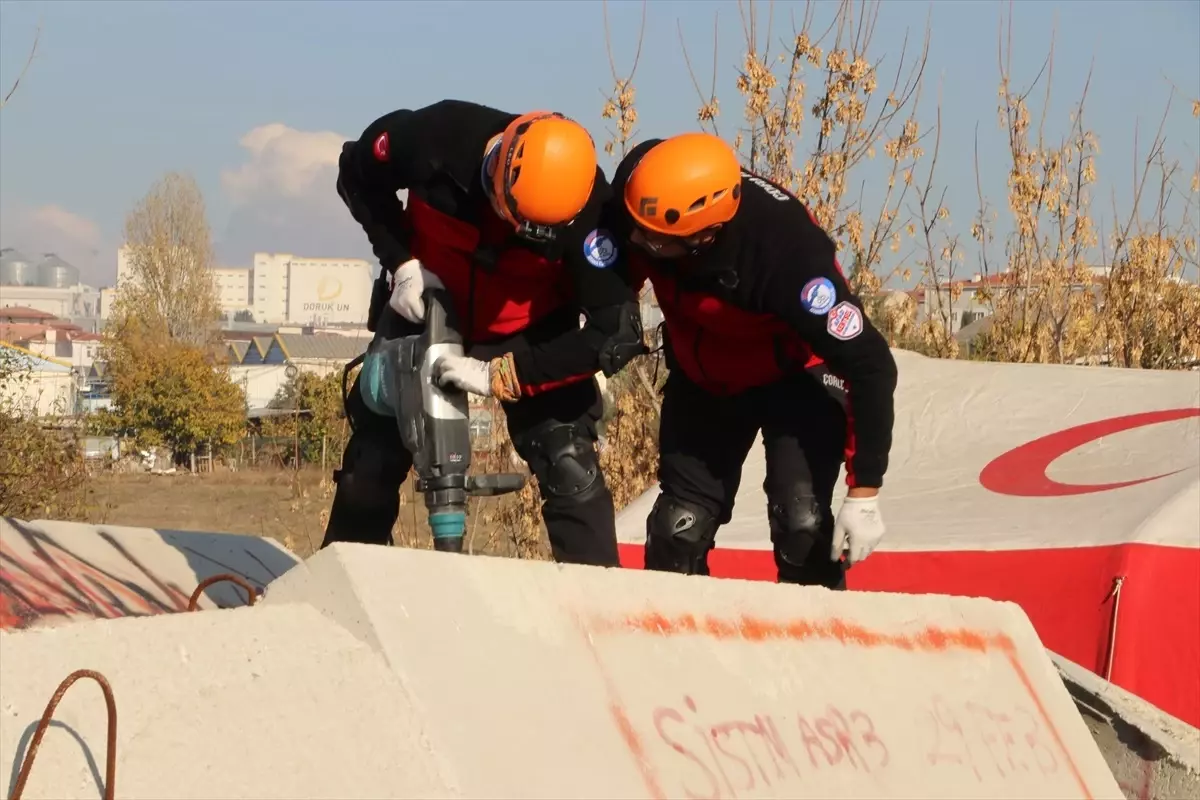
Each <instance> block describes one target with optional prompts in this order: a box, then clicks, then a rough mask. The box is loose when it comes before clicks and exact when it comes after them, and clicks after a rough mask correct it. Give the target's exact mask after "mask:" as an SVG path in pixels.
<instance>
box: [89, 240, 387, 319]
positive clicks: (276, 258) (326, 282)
mask: <svg viewBox="0 0 1200 800" xmlns="http://www.w3.org/2000/svg"><path fill="white" fill-rule="evenodd" d="M376 271H377V268H376V267H375V266H374V265H372V264H371V263H370V262H368V261H364V260H362V259H358V258H305V257H303V256H297V255H293V254H291V253H255V254H254V257H253V260H252V261H251V266H250V267H230V266H220V267H213V268H211V269H210V272H211V273H212V279H213V285H214V287H215V289H216V291H217V300H218V302H219V304H220V307H221V310H222V312H224V313H225V315H226V316H227V317H232V316H234V315H237V314H239V313H240V312H246V311H249V312H250V313H251V314H252V315H253V316H254V321H255V322H258V323H265V324H278V325H286V324H293V325H354V326H362V325H365V324H366V321H367V308H368V306H369V304H370V300H371V283H372V281H374V280H375V274H376ZM129 272H130V265H129V251H128V249H127V248H125V247H122V248H120V249H119V250H118V251H117V285H118V286H120V285H121V283H122V281H123V280H128V279H129ZM102 305H103V306H104V309H105V310H104V316H107V309H108V307H110V306H111V302H104V303H102Z"/></svg>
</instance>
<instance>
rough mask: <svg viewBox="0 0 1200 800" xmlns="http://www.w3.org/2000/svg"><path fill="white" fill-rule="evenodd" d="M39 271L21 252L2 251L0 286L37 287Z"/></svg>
mask: <svg viewBox="0 0 1200 800" xmlns="http://www.w3.org/2000/svg"><path fill="white" fill-rule="evenodd" d="M37 283H38V271H37V269H36V268H35V267H34V266H33V262H32V261H30V260H29V257H28V256H26V255H25V254H24V253H22V252H21V251H20V250H14V249H13V248H11V247H6V248H4V249H3V250H0V286H37Z"/></svg>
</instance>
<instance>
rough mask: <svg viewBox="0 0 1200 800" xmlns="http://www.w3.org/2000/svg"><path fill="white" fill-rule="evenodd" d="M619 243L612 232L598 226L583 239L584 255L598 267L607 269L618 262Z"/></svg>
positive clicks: (590, 262)
mask: <svg viewBox="0 0 1200 800" xmlns="http://www.w3.org/2000/svg"><path fill="white" fill-rule="evenodd" d="M617 252H618V251H617V243H616V241H615V240H614V239H613V237H612V234H611V233H609V232H608V231H606V230H604V229H603V228H597V229H596V230H594V231H592V232H591V233H589V234H588V235H587V236H585V237H584V239H583V256H584V258H586V259H587V262H588V263H589V264H591V265H592V266H593V267H596V268H597V269H607V268H608V267H611V266H612V265H613V264H615V263H617Z"/></svg>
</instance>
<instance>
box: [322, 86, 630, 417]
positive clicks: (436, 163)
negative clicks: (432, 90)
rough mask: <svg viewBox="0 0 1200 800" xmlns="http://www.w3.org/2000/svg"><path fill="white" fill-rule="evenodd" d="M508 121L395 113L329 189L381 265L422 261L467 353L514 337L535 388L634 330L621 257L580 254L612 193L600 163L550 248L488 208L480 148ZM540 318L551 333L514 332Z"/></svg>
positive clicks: (358, 147) (444, 106) (527, 390)
mask: <svg viewBox="0 0 1200 800" xmlns="http://www.w3.org/2000/svg"><path fill="white" fill-rule="evenodd" d="M516 117H517V115H516V114H509V113H505V112H503V111H498V110H496V109H493V108H488V107H487V106H482V105H477V104H475V103H468V102H463V101H458V100H443V101H441V102H439V103H434V104H433V105H431V106H426V107H424V108H419V109H413V110H409V109H402V110H399V111H394V112H392V113H390V114H387V115H385V116H383V117H381V118H379V119H378V120H376V121H375V122H373V123H372V124H371V125H370V126H368V127H367V129H366V130H365V131H364V132H363V134H362V136H361V137H359V139H358V140H357V141H354V142H348V143H346V145H345V146H344V147H343V150H342V157H341V161H340V163H339V175H338V192H339V194H341V196H342V198H343V200H345V202H346V204H347V206H348V207H349V208H350V211H351V213H352V214H353V215H354V218H355V219H356V220H357V221H358V222H359V224H361V225H362V226H363V229H364V231H365V232H366V234H367V238H368V239H369V240H370V242H371V245H372V247H373V248H374V251H375V255H376V257H377V258H378V259H379V262H380V264H381V265H382V266H383V268H384V270H385V271H386V272H387V273H389V274H390V273H392V272H393V271H394V270H395V269H396V267H398V266H399V265H400V264H402V263H404V262H405V261H408V260H409V259H412V258H416V259H418V260H420V262H421V263H422V265H423V266H424V267H425V268H426V269H428V270H429V271H430V272H433V273H434V274H436V275H437V276H438V277H439V278H440V279H441V280H442V282H443V283H444V284H445V286H446V288H447V289H448V290H449V291H450V294H451V295H452V297H453V298H454V303H455V306H456V309H455V310H456V311H457V313H458V317H459V319H460V320H462V321H463V323H462V324H463V326H464V327H465V328H466V330H464V331H462V333H463V335H464V338H465V339H466V341H467V342H468V348H470V347H471V346H475V345H478V346H479V348H480V349H481V350H488V349H490V348H488V344H489V343H493V342H494V343H500V344H503V345H504V346H505V347H507V346H508V345H509V344H512V345H513V347H512V353H513V358H514V363H515V365H516V370H517V375H518V378H519V379H520V382H521V388H522V393H523V394H525V395H534V394H538V393H540V392H544V391H547V390H549V389H552V388H555V387H557V386H560V385H564V384H568V383H574V382H577V381H581V380H588V379H590V378H591V377H592V376H593V375H594V374H595V373H596V372H597V370H598V369H601V368H603V366H604V365H603V363H602V362H603V359H602V358H601V353H603V352H604V351H605V348H606V346H607V345H611V343H612V341H613V340H614V338H616V337H619V336H621V335H625V336H626V337H631V336H634V335H636V336H637V337H638V339H639V343H640V328H639V329H638V330H637V331H633V330H627V329H629V328H630V327H631V325H630V314H631V313H633V314H634V315H635V320H636V308H637V307H636V296H635V295H634V293H633V291H632V289H631V288H630V287H629V286H628V284H627V283H626V281H625V279H624V277H623V269H610V268H608V267H611V266H616V265H617V262H620V261H621V259H623V257H624V254H623V253H621V252H620V251H614V252H613V253H612V258H611V261H612V263H609V264H607V265H606V266H603V267H601V266H594V265H593V263H591V262H589V260H588V258H587V255H588V248H589V247H591V245H592V243H593V240H594V239H595V237H591V239H589V234H592V233H593V232H596V231H597V230H598V228H599V226H600V217H601V213H602V210H603V208H604V205H605V203H606V201H607V200H608V199H609V198H610V196H611V189H610V187H609V184H608V181H607V180H606V179H605V177H604V173H603V172H602V171H601V170H600V169H599V168H597V170H596V182H595V186H594V188H593V190H592V197H591V199H590V200H589V202H588V205H587V206H586V207H585V208H584V210H583V212H582V213H581V214H580V216H579V218H577V219H576V220H575V222H574V223H573V224H572V225H570V226H569V227H568V228H566V229H565V232H564V233H563V234H562V235H560V237H559V239H558V241H556V242H554V243H552V244H548V245H543V244H535V243H532V242H527V241H524V240H519V239H517V238H516V237H515V235H514V233H513V229H512V227H511V226H510V225H508V224H507V223H505V222H504V221H503V220H501V219H500V218H499V217H498V216H497V215H496V213H495V212H494V211H493V210H492V206H491V203H490V202H489V201H488V199H487V195H486V194H485V193H484V189H483V181H482V179H481V168H482V162H483V155H484V149H485V147H486V146H487V143H488V141H489V140H490V139H491V138H492V137H493V136H495V135H497V134H499V133H502V132H503V131H504V128H505V127H506V126H507V125H508V124H509V123H510V122H511V121H512V120H514V119H516ZM402 189H406V190H407V191H408V200H407V204H406V205H402V204H401V202H400V200H399V198H398V197H397V192H398V191H399V190H402ZM599 233H600V234H601V235H603V234H604V231H600V232H599ZM610 238H611V237H610ZM580 313H582V314H583V315H584V316H585V318H586V322H585V324H584V325H583V326H582V327H580V325H579V324H578V320H579V314H580ZM542 323H545V324H544V325H543V324H542ZM546 325H549V326H550V327H552V328H556V329H557V330H558V333H557V334H556V335H550V336H546V335H538V336H536V337H534V336H530V337H528V338H526V337H519V336H517V335H518V334H521V333H523V332H526V331H528V330H529V329H530V328H531V327H539V328H542V329H543V331H542V332H543V333H544V328H545V327H546ZM513 337H517V338H515V339H514V338H513ZM606 371H607V370H606Z"/></svg>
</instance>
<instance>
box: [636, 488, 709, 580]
mask: <svg viewBox="0 0 1200 800" xmlns="http://www.w3.org/2000/svg"><path fill="white" fill-rule="evenodd" d="M718 527H719V523H718V522H717V518H716V517H714V516H713V515H712V514H709V513H708V512H707V511H705V510H704V509H702V508H700V507H699V506H696V505H693V504H691V503H685V502H684V501H682V500H678V499H676V498H674V497H669V496H667V495H665V494H660V495H659V496H658V500H656V501H655V502H654V508H653V509H651V511H650V516H649V518H648V519H647V520H646V569H656V570H662V571H664V572H682V573H683V574H685V575H706V574H708V569H707V564H708V551H709V550H711V549H712V547H713V544H714V543H715V542H716V540H717V528H718Z"/></svg>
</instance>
